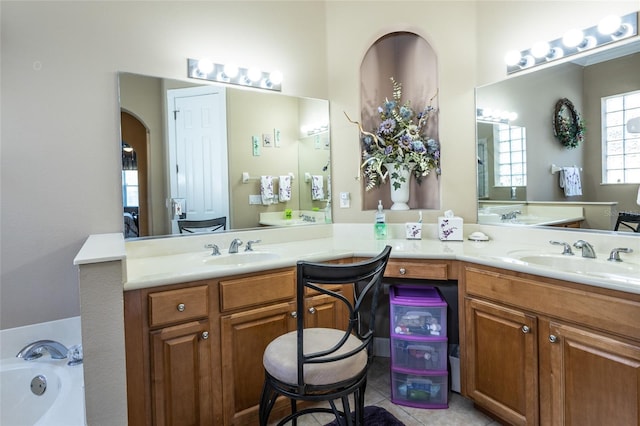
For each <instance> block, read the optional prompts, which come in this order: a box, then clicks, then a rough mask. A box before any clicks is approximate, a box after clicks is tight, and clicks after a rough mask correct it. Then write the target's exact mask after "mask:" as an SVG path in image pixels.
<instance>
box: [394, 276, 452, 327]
mask: <svg viewBox="0 0 640 426" xmlns="http://www.w3.org/2000/svg"><path fill="white" fill-rule="evenodd" d="M389 306H390V309H391V318H390V319H391V334H392V337H393V335H405V336H421V337H446V336H447V302H445V301H444V300H443V299H442V297H441V296H440V293H439V292H438V290H437V289H435V288H433V287H425V286H393V287H392V289H391V290H390V304H389Z"/></svg>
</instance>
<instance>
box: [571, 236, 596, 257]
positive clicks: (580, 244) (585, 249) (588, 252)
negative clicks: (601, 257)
mask: <svg viewBox="0 0 640 426" xmlns="http://www.w3.org/2000/svg"><path fill="white" fill-rule="evenodd" d="M573 246H574V247H575V248H578V249H582V257H588V258H589V259H595V258H596V252H595V251H594V250H593V246H592V245H591V244H589V243H588V242H586V241H585V240H578V241H576V242H575V243H573Z"/></svg>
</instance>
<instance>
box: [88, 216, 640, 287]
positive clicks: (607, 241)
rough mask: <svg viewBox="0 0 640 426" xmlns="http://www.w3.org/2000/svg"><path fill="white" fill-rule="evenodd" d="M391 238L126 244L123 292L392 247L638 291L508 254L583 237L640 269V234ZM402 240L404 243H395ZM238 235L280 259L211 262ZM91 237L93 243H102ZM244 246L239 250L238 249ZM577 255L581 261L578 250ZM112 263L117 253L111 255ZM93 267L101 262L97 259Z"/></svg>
mask: <svg viewBox="0 0 640 426" xmlns="http://www.w3.org/2000/svg"><path fill="white" fill-rule="evenodd" d="M388 227H389V236H390V238H389V239H387V240H374V239H373V226H372V225H370V224H333V225H319V226H316V227H304V232H300V231H299V229H298V230H293V229H291V228H288V229H282V228H273V229H270V230H268V231H267V230H260V229H253V230H246V231H237V232H228V233H222V234H217V235H208V236H199V235H198V236H195V235H192V236H185V237H171V238H159V239H147V240H135V241H127V242H126V243H123V244H122V245H124V246H126V258H125V262H126V270H127V274H126V277H127V278H126V281H125V283H124V290H133V289H138V288H146V287H154V286H159V285H165V284H176V283H181V282H188V281H195V280H202V279H208V278H216V277H222V276H229V275H237V274H243V273H254V272H259V271H263V270H268V269H275V268H284V267H291V266H295V264H296V262H297V261H299V260H307V261H326V260H332V259H339V258H344V257H350V256H360V257H370V256H374V255H376V254H378V253H379V252H380V251H382V249H383V248H384V246H385V245H387V244H389V245H391V246H392V247H393V249H392V252H391V257H392V258H415V259H449V260H460V261H467V262H473V263H477V264H482V265H486V266H493V267H497V268H503V269H508V270H513V271H518V272H524V273H529V274H535V275H540V276H545V277H549V278H556V279H561V280H567V281H572V282H577V283H582V284H587V285H593V286H597V287H603V288H609V289H614V290H621V291H626V292H630V293H638V294H640V276H639V277H638V278H637V280H636V279H635V278H632V279H626V280H617V279H607V278H602V277H595V276H590V275H586V274H579V273H572V272H566V271H560V270H554V269H552V268H550V267H546V266H540V265H533V264H525V263H518V262H510V261H509V259H508V255H509V253H512V252H513V251H514V250H524V251H527V250H529V251H531V252H539V253H545V254H547V253H548V254H559V253H560V252H561V250H562V247H559V246H553V245H551V244H549V240H560V241H564V242H567V243H569V244H573V243H574V242H575V241H577V240H579V239H584V240H586V241H589V242H590V243H591V244H592V245H593V247H594V248H595V250H596V254H597V256H598V258H599V261H600V259H606V258H607V257H608V255H609V252H610V251H611V249H612V248H614V247H629V248H631V249H633V251H634V252H633V253H631V254H623V255H622V257H623V259H624V261H625V262H629V263H630V264H631V263H633V264H640V236H638V235H637V234H635V235H634V234H631V233H629V236H626V235H621V233H617V234H614V233H612V232H603V231H586V230H579V229H577V230H574V229H554V228H535V227H522V228H520V227H505V226H492V225H476V224H471V225H465V227H464V236H465V238H467V236H468V235H469V234H470V233H471V232H474V231H478V230H480V231H483V232H484V233H486V234H487V235H489V237H490V240H489V241H469V240H465V241H440V240H439V239H437V226H436V225H435V224H425V225H423V239H422V240H406V239H404V238H399V237H400V236H402V235H404V224H388ZM396 237H398V238H396ZM233 238H240V239H242V240H244V241H245V242H246V241H248V240H258V239H260V240H261V242H260V243H256V244H254V251H255V252H257V253H272V254H275V255H277V256H278V257H277V259H268V260H264V261H259V262H255V263H247V264H242V265H237V264H234V265H211V264H208V263H210V262H217V260H211V259H212V258H215V257H216V256H211V250H210V249H205V248H204V245H205V244H217V245H219V247H220V250H221V252H222V257H224V256H227V257H230V256H234V255H233V254H231V255H229V254H227V253H226V251H227V248H228V247H229V243H230V241H231V239H233ZM101 241H102V239H92V238H90V239H89V240H88V241H87V244H95V243H99V242H101ZM243 250H244V246H241V247H240V252H241V253H242V251H243ZM574 251H575V252H576V255H575V256H576V257H579V256H580V253H579V250H577V249H575V250H574ZM83 252H84V253H98V252H103V254H104V250H102V251H101V250H96V249H90V248H87V249H86V250H85V248H83V250H82V251H81V253H83ZM107 258H113V256H107ZM76 259H77V260H76V264H82V263H90V260H91V259H89V258H87V257H86V256H85V257H80V254H79V255H78V257H77V258H76ZM93 261H94V262H99V261H101V260H100V258H94V259H93Z"/></svg>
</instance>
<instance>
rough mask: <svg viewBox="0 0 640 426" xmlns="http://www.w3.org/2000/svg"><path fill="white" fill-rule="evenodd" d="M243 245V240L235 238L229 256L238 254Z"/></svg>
mask: <svg viewBox="0 0 640 426" xmlns="http://www.w3.org/2000/svg"><path fill="white" fill-rule="evenodd" d="M241 245H242V240H241V239H240V238H234V239H233V241H231V245H230V246H229V254H231V253H237V252H238V247H240V246H241Z"/></svg>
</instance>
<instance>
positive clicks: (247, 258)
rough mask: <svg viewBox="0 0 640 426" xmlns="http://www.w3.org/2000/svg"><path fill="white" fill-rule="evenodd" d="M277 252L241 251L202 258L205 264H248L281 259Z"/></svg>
mask: <svg viewBox="0 0 640 426" xmlns="http://www.w3.org/2000/svg"><path fill="white" fill-rule="evenodd" d="M279 258H280V255H279V254H277V253H270V252H262V251H243V252H240V253H233V254H223V255H220V256H210V257H207V258H206V259H203V260H202V263H203V264H205V265H226V266H230V265H246V264H248V263H257V262H266V261H269V260H276V259H279Z"/></svg>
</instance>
